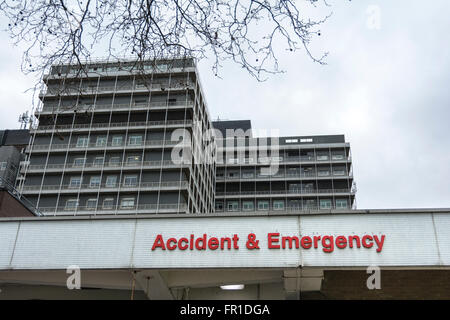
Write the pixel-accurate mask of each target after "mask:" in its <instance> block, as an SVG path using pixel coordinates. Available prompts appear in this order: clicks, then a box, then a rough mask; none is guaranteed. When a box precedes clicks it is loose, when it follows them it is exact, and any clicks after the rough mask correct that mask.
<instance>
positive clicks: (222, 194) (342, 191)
mask: <svg viewBox="0 0 450 320" xmlns="http://www.w3.org/2000/svg"><path fill="white" fill-rule="evenodd" d="M348 193H352V194H353V193H354V192H353V190H351V189H348V188H347V189H296V190H262V191H227V192H216V197H226V196H248V195H250V196H253V195H254V196H256V195H280V194H289V195H297V194H299V195H300V194H302V195H303V194H348Z"/></svg>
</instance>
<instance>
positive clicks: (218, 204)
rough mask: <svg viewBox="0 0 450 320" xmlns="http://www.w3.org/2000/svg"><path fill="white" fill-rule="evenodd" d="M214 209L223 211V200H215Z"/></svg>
mask: <svg viewBox="0 0 450 320" xmlns="http://www.w3.org/2000/svg"><path fill="white" fill-rule="evenodd" d="M215 207H216V211H223V202H216V206H215Z"/></svg>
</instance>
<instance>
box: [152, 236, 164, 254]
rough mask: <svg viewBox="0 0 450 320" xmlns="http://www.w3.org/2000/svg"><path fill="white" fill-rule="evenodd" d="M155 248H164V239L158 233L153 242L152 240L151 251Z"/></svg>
mask: <svg viewBox="0 0 450 320" xmlns="http://www.w3.org/2000/svg"><path fill="white" fill-rule="evenodd" d="M156 248H161V249H163V250H166V246H165V245H164V240H163V237H162V235H160V234H158V236H157V237H156V239H155V242H153V247H152V251H153V250H155V249H156Z"/></svg>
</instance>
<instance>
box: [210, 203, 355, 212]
mask: <svg viewBox="0 0 450 320" xmlns="http://www.w3.org/2000/svg"><path fill="white" fill-rule="evenodd" d="M349 209H350V208H349V207H344V208H342V207H336V206H333V205H332V206H329V207H320V206H317V205H315V206H311V205H309V206H307V205H305V206H304V207H301V206H285V207H282V208H272V209H269V208H266V209H259V208H257V207H253V208H252V209H243V208H242V209H240V208H234V209H233V210H228V209H226V210H224V209H217V208H216V212H265V211H277V212H284V211H291V212H305V213H309V212H316V211H329V210H349Z"/></svg>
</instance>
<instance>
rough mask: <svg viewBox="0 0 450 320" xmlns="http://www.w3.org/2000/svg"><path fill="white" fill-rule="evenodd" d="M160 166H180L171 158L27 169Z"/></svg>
mask: <svg viewBox="0 0 450 320" xmlns="http://www.w3.org/2000/svg"><path fill="white" fill-rule="evenodd" d="M161 166H176V167H180V166H181V164H177V163H174V162H173V161H172V160H163V161H160V160H156V161H138V162H113V163H110V162H104V163H86V164H84V165H78V164H73V163H66V164H47V165H29V166H28V171H33V170H38V171H41V170H44V169H45V170H52V169H53V170H62V169H77V170H80V171H81V170H84V169H98V170H101V169H102V168H103V169H118V170H119V169H121V168H125V169H126V168H141V167H142V168H146V167H152V168H153V167H155V168H160V167H161Z"/></svg>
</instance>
